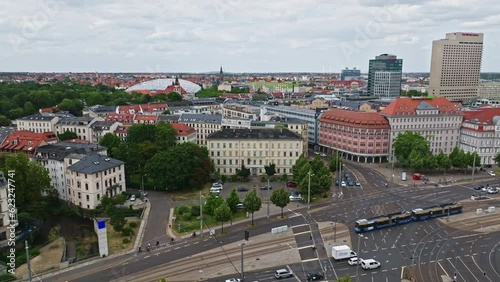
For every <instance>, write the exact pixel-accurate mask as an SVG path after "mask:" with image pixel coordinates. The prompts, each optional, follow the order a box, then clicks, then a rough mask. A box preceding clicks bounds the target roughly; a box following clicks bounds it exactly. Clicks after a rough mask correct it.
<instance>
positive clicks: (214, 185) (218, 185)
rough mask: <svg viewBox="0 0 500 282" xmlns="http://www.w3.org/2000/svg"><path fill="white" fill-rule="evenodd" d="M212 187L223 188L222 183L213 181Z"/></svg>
mask: <svg viewBox="0 0 500 282" xmlns="http://www.w3.org/2000/svg"><path fill="white" fill-rule="evenodd" d="M212 188H216V189H220V190H222V189H224V188H223V187H222V184H220V183H214V184H212Z"/></svg>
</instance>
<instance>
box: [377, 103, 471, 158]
mask: <svg viewBox="0 0 500 282" xmlns="http://www.w3.org/2000/svg"><path fill="white" fill-rule="evenodd" d="M380 114H381V115H382V116H384V117H386V118H387V120H389V124H390V126H391V138H390V146H391V148H392V146H393V144H394V141H395V140H396V138H397V137H398V135H399V134H401V133H404V132H406V131H413V132H415V133H418V134H421V135H422V136H424V137H425V138H426V139H427V140H428V141H429V146H430V150H431V152H432V153H433V154H438V153H439V152H440V151H443V153H445V154H450V153H451V151H452V150H453V148H455V147H457V146H458V145H459V143H460V140H459V138H460V127H461V124H462V118H463V113H462V112H461V111H460V110H459V108H458V106H457V105H456V104H455V103H452V102H450V101H448V100H447V99H446V98H442V97H441V98H407V97H404V98H398V99H396V100H394V101H393V102H392V103H390V104H389V105H388V106H387V107H385V108H384V109H383V110H382V111H380ZM391 161H392V157H391Z"/></svg>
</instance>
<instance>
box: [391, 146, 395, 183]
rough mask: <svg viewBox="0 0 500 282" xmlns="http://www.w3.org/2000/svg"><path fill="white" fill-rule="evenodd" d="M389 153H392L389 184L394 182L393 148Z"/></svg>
mask: <svg viewBox="0 0 500 282" xmlns="http://www.w3.org/2000/svg"><path fill="white" fill-rule="evenodd" d="M391 153H392V158H391V161H392V174H391V182H394V148H392V150H391Z"/></svg>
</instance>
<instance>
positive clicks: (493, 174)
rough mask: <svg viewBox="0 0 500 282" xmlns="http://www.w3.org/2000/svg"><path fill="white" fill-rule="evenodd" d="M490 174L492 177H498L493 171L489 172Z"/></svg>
mask: <svg viewBox="0 0 500 282" xmlns="http://www.w3.org/2000/svg"><path fill="white" fill-rule="evenodd" d="M488 174H489V175H491V176H495V175H496V174H495V172H494V171H492V170H490V171H488Z"/></svg>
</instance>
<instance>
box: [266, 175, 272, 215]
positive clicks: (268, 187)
mask: <svg viewBox="0 0 500 282" xmlns="http://www.w3.org/2000/svg"><path fill="white" fill-rule="evenodd" d="M269 178H270V176H269V175H268V176H267V219H269V189H270V188H271V186H269Z"/></svg>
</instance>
